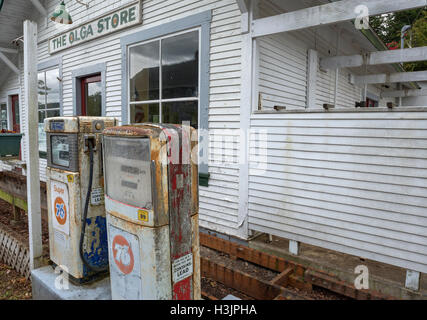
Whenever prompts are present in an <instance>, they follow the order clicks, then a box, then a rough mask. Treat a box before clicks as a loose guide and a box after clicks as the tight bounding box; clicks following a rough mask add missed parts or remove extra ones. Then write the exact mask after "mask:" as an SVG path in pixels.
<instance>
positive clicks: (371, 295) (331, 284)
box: [306, 270, 394, 300]
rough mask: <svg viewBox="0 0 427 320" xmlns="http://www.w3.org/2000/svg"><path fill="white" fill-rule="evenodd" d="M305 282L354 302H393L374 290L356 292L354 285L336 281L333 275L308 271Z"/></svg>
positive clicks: (388, 297)
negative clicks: (354, 300) (351, 299)
mask: <svg viewBox="0 0 427 320" xmlns="http://www.w3.org/2000/svg"><path fill="white" fill-rule="evenodd" d="M306 280H307V281H308V282H310V283H311V284H312V285H315V286H318V287H322V288H325V289H328V290H330V291H333V292H336V293H339V294H342V295H344V296H347V297H350V298H353V299H356V300H394V298H392V297H390V296H387V295H384V294H382V293H379V292H376V291H374V290H369V291H368V290H358V289H356V288H355V287H354V285H352V284H349V283H346V282H345V281H341V280H338V279H337V278H335V277H334V276H333V275H329V274H326V273H323V272H318V271H313V270H308V271H307V275H306Z"/></svg>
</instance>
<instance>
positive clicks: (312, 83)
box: [306, 49, 319, 109]
mask: <svg viewBox="0 0 427 320" xmlns="http://www.w3.org/2000/svg"><path fill="white" fill-rule="evenodd" d="M307 60H308V65H307V104H306V108H307V109H308V108H315V107H316V96H317V94H316V92H317V71H318V69H319V56H318V54H317V51H316V50H313V49H309V50H308V58H307Z"/></svg>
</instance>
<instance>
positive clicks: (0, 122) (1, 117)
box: [0, 103, 7, 131]
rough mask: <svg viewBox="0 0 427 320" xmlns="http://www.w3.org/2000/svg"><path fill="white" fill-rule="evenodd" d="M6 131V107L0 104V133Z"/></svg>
mask: <svg viewBox="0 0 427 320" xmlns="http://www.w3.org/2000/svg"><path fill="white" fill-rule="evenodd" d="M1 130H7V105H6V104H5V103H2V104H0V131H1Z"/></svg>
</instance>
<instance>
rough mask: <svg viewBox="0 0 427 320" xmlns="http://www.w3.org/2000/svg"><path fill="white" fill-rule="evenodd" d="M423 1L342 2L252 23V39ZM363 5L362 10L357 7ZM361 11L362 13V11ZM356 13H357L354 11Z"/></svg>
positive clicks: (410, 6) (423, 0)
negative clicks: (364, 10) (363, 12)
mask: <svg viewBox="0 0 427 320" xmlns="http://www.w3.org/2000/svg"><path fill="white" fill-rule="evenodd" d="M426 2H427V1H426V0H393V1H389V0H368V1H363V2H361V1H360V0H342V1H336V2H333V3H328V4H324V5H320V6H315V7H310V8H306V9H301V10H297V11H292V12H288V13H283V14H279V15H276V16H272V17H267V18H262V19H257V20H254V21H253V25H252V37H262V36H266V35H271V34H275V33H280V32H288V31H295V30H301V29H306V28H311V27H316V26H324V25H328V24H333V23H339V22H344V21H348V20H353V19H356V18H358V17H359V16H360V11H361V10H362V9H366V12H367V14H368V15H370V16H375V15H379V14H384V13H389V12H394V11H402V10H407V9H414V8H421V7H424V6H426ZM360 5H363V7H360ZM361 8H362V9H361ZM357 9H359V10H357Z"/></svg>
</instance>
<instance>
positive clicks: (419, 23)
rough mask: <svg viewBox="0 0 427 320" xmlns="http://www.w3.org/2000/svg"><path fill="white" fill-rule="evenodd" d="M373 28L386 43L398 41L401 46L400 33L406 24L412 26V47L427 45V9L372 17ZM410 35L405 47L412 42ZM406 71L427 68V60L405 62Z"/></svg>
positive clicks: (406, 39)
mask: <svg viewBox="0 0 427 320" xmlns="http://www.w3.org/2000/svg"><path fill="white" fill-rule="evenodd" d="M370 24H371V27H372V29H373V30H374V31H375V32H376V33H377V34H378V36H379V37H380V38H381V40H382V41H383V42H384V43H385V44H387V45H388V44H390V43H393V42H396V43H397V44H398V47H399V48H400V36H401V35H400V33H401V29H402V27H403V26H405V25H411V26H412V44H411V45H412V47H424V46H427V9H426V8H424V9H414V10H406V11H401V12H394V13H390V14H387V15H381V16H375V17H371V18H370ZM410 42H411V40H410V35H409V34H408V35H407V37H406V38H405V47H406V48H407V47H408V44H410ZM404 68H405V70H406V71H420V70H427V62H426V61H421V62H414V63H405V64H404Z"/></svg>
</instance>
